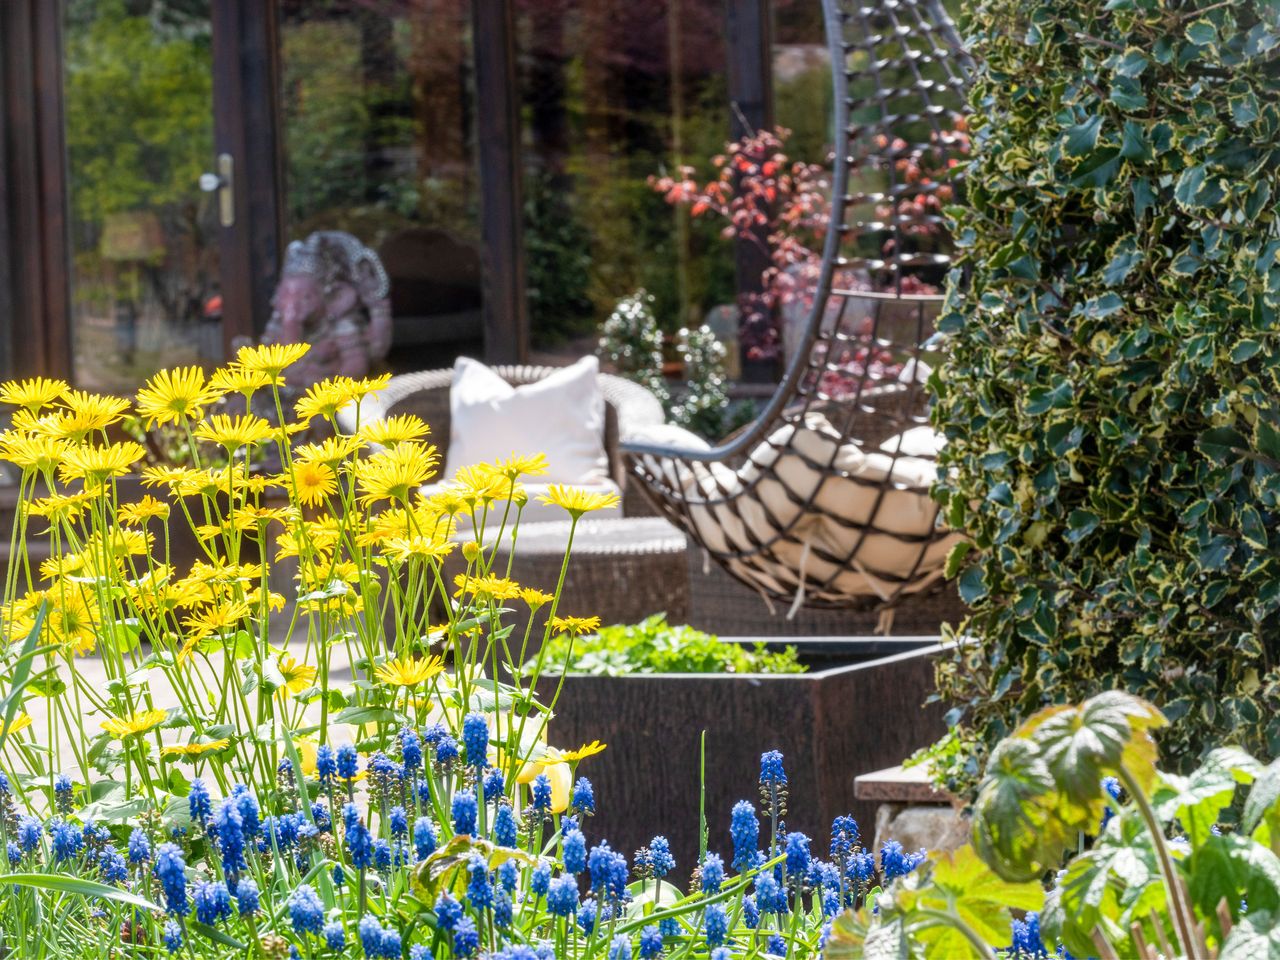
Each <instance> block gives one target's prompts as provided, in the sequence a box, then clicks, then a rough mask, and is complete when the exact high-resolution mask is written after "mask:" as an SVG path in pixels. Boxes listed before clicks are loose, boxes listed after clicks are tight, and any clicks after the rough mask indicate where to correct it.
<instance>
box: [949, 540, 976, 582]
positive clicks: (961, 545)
mask: <svg viewBox="0 0 1280 960" xmlns="http://www.w3.org/2000/svg"><path fill="white" fill-rule="evenodd" d="M971 550H973V541H971V540H960V541H958V542H957V543H956V545H955V546H953V547H952V548H951V549H950V550H948V551H947V562H946V566H945V567H944V568H943V576H945V577H946V578H947V579H948V580H952V579H954V578H955V575H956V574H957V573H959V572H960V565H961V564H962V563H964V558H965V557H967V556H968V555H969V552H970V551H971Z"/></svg>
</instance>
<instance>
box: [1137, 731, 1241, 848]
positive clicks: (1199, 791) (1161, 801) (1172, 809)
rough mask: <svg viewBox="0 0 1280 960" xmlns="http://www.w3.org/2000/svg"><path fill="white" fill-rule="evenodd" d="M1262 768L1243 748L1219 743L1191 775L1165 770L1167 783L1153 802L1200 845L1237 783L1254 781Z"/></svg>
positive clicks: (1161, 813) (1227, 804)
mask: <svg viewBox="0 0 1280 960" xmlns="http://www.w3.org/2000/svg"><path fill="white" fill-rule="evenodd" d="M1261 772H1262V765H1261V764H1260V763H1258V761H1256V760H1254V759H1253V757H1251V756H1249V755H1248V754H1247V753H1245V752H1244V751H1243V750H1239V749H1237V748H1235V747H1219V748H1218V749H1216V750H1213V751H1212V752H1210V754H1209V756H1207V757H1206V758H1205V760H1204V763H1202V764H1201V765H1200V766H1199V767H1197V768H1196V770H1195V771H1194V772H1193V773H1192V774H1191V775H1190V776H1188V777H1181V776H1177V775H1175V774H1163V777H1164V781H1165V782H1164V785H1163V786H1161V787H1160V788H1159V789H1157V790H1156V792H1155V796H1154V797H1152V802H1153V804H1154V806H1155V809H1156V813H1157V815H1158V816H1159V817H1160V818H1161V819H1162V820H1165V821H1171V820H1174V819H1176V820H1177V821H1178V822H1179V823H1181V824H1182V828H1183V831H1184V832H1185V834H1186V836H1187V839H1189V840H1190V841H1191V845H1192V846H1193V847H1198V846H1200V845H1201V844H1203V843H1204V842H1205V841H1206V840H1207V839H1208V838H1209V836H1210V835H1211V832H1212V829H1213V827H1214V826H1215V825H1216V824H1217V822H1218V816H1219V815H1220V814H1221V813H1222V811H1223V810H1224V809H1225V808H1226V807H1228V806H1229V805H1230V804H1231V800H1232V798H1233V797H1234V796H1235V792H1236V786H1237V784H1241V783H1246V784H1247V783H1252V782H1253V779H1254V777H1256V776H1257V775H1258V774H1259V773H1261Z"/></svg>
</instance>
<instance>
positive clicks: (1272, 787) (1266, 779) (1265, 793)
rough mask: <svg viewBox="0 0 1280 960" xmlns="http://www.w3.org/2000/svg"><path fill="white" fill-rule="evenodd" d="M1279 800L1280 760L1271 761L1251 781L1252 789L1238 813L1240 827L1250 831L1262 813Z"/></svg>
mask: <svg viewBox="0 0 1280 960" xmlns="http://www.w3.org/2000/svg"><path fill="white" fill-rule="evenodd" d="M1278 802H1280V760H1274V761H1272V762H1271V763H1270V764H1269V765H1268V766H1267V767H1266V768H1265V769H1263V771H1262V772H1261V773H1259V774H1258V777H1257V779H1256V780H1254V782H1253V789H1252V790H1250V791H1249V796H1248V798H1246V800H1245V802H1244V810H1243V811H1242V812H1241V814H1240V829H1241V830H1243V831H1244V832H1245V833H1252V832H1253V829H1254V828H1255V827H1256V826H1257V825H1258V824H1259V823H1261V822H1262V817H1263V814H1265V813H1266V812H1267V811H1268V810H1271V809H1273V808H1275V807H1276V805H1277V803H1278Z"/></svg>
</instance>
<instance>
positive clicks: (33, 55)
mask: <svg viewBox="0 0 1280 960" xmlns="http://www.w3.org/2000/svg"><path fill="white" fill-rule="evenodd" d="M61 18H62V5H61V4H56V3H42V2H40V0H12V2H9V3H2V4H0V154H3V155H2V156H0V322H2V323H4V324H5V327H4V336H3V337H2V338H0V339H2V340H3V341H4V342H3V346H0V363H3V366H4V370H5V372H6V373H8V374H13V375H18V376H24V377H27V376H34V375H37V374H42V375H45V376H55V377H70V376H71V374H72V369H71V305H70V298H71V292H70V283H69V276H68V273H69V270H70V266H71V257H70V241H69V239H68V236H67V220H66V210H67V206H66V202H65V201H66V190H67V184H66V160H65V155H66V148H65V140H64V134H63V125H62V22H61Z"/></svg>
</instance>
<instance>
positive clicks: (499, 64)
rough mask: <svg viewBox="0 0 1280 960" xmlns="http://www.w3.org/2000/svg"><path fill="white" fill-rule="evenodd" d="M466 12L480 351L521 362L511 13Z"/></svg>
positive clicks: (503, 1)
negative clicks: (479, 247) (479, 245)
mask: <svg viewBox="0 0 1280 960" xmlns="http://www.w3.org/2000/svg"><path fill="white" fill-rule="evenodd" d="M471 15H472V35H473V38H474V39H473V47H474V54H473V55H474V57H475V70H476V149H477V162H478V163H479V167H480V196H481V201H480V217H481V235H482V238H483V240H482V242H483V254H482V255H483V263H484V279H485V282H484V288H483V297H484V303H483V306H482V314H481V316H482V320H483V329H484V354H485V358H486V359H487V360H489V361H490V362H493V363H524V362H525V361H526V360H527V359H528V357H529V308H528V299H527V289H526V283H525V247H524V229H523V228H524V199H523V197H524V191H523V190H522V180H523V177H524V164H523V163H522V162H521V159H520V141H521V127H520V109H519V107H520V104H519V99H518V97H519V90H518V87H517V85H516V45H515V13H514V11H513V9H512V4H511V0H472V2H471Z"/></svg>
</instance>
